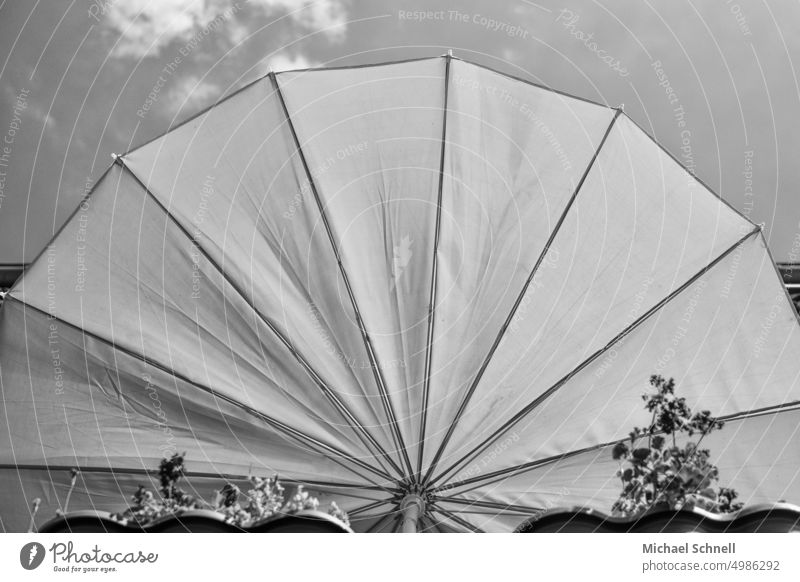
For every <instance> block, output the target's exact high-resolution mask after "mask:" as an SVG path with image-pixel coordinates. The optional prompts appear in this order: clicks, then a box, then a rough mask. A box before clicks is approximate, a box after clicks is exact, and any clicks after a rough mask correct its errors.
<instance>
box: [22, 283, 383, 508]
mask: <svg viewBox="0 0 800 582" xmlns="http://www.w3.org/2000/svg"><path fill="white" fill-rule="evenodd" d="M9 300H10V301H16V302H17V303H20V304H21V305H23V306H24V307H25V308H26V309H31V310H33V311H35V312H37V313H39V314H41V315H44V316H46V317H48V318H50V319H54V320H56V321H58V322H59V323H62V324H64V325H65V326H67V327H70V328H72V329H74V330H76V331H79V332H81V333H82V334H84V335H86V336H88V337H91V338H93V339H95V340H96V341H99V342H101V343H103V344H105V345H108V346H109V347H111V348H112V349H115V350H118V351H120V352H122V353H124V354H125V355H127V356H129V357H131V358H134V359H136V360H139V361H141V362H143V363H145V364H147V365H148V366H152V367H154V368H156V369H158V370H160V371H162V372H164V373H165V374H168V375H170V376H173V377H174V378H176V379H178V380H181V381H182V382H185V383H187V384H189V385H191V386H194V387H195V388H197V389H199V390H202V391H203V392H206V393H207V394H210V395H212V396H213V397H214V398H218V399H219V400H222V401H224V402H227V403H228V404H231V405H233V406H235V407H236V408H239V409H240V410H243V411H244V412H246V413H248V414H250V415H251V416H253V417H255V418H258V419H260V420H262V421H263V422H265V423H266V424H268V425H269V426H271V427H272V428H274V429H275V430H277V431H278V432H280V433H282V434H283V435H284V436H289V437H292V438H294V439H295V440H298V441H300V442H301V443H302V444H304V445H306V446H308V447H310V448H312V449H313V450H315V451H316V452H317V453H319V454H320V455H322V456H324V457H326V458H327V459H330V460H331V461H333V462H335V463H337V464H338V465H340V466H342V467H343V468H345V469H347V470H348V471H350V472H352V473H354V474H355V475H357V476H358V477H360V478H361V479H365V480H366V481H368V482H369V483H372V484H373V485H376V486H378V487H381V488H382V489H384V490H385V491H387V492H388V491H390V490H389V489H387V488H386V487H384V486H382V485H380V484H379V483H377V482H375V481H373V480H372V478H369V477H366V476H364V475H363V474H361V473H359V472H358V471H356V470H355V469H354V468H353V467H351V466H349V465H347V464H345V463H343V462H342V460H346V461H349V462H350V463H353V464H354V465H357V466H358V467H360V468H362V469H365V470H367V471H369V472H371V473H374V474H375V475H377V476H378V477H381V478H382V479H386V480H387V481H389V482H392V481H393V480H392V478H391V477H390V476H389V475H387V474H385V473H383V472H382V471H380V470H379V469H376V468H375V467H373V466H372V465H369V464H367V463H365V462H364V461H362V460H361V459H359V458H357V457H354V456H352V455H349V454H348V453H346V452H344V451H342V450H340V449H338V448H337V447H335V446H333V445H330V444H328V443H324V442H322V441H320V440H318V439H315V438H314V437H312V436H309V435H307V434H305V433H303V432H302V431H299V430H297V429H296V428H293V427H290V426H289V425H287V424H285V423H283V422H281V421H279V420H276V419H274V418H272V417H270V416H269V415H267V414H264V413H263V412H259V411H258V410H255V409H254V408H252V407H250V406H248V405H246V404H244V403H243V402H239V401H238V400H236V399H235V398H232V397H230V396H226V395H224V394H221V393H219V392H217V391H216V390H214V389H213V388H210V387H208V386H205V385H203V384H200V383H198V382H195V381H194V380H191V379H190V378H188V377H187V376H184V375H183V374H181V373H180V372H178V371H177V370H173V369H172V368H170V367H169V366H165V365H164V364H162V363H160V362H158V361H157V360H154V359H152V358H147V357H145V356H143V355H142V354H138V353H136V352H134V351H133V350H130V349H128V348H126V347H124V346H122V345H120V344H118V343H115V342H113V341H111V340H109V339H106V338H104V337H102V336H100V335H98V334H96V333H94V332H91V331H89V330H86V329H82V328H80V327H79V326H77V325H75V324H73V323H70V322H69V321H66V320H63V319H61V318H60V317H58V316H53V315H52V314H49V313H46V312H45V311H43V310H41V309H39V308H38V307H36V306H34V305H29V304H27V303H24V302H23V301H20V300H19V299H17V298H16V297H14V296H9V297H7V298H6V301H9Z"/></svg>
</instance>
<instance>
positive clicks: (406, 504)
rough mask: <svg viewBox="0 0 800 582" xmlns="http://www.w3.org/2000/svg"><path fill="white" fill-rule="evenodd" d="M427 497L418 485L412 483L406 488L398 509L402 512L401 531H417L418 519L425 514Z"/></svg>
mask: <svg viewBox="0 0 800 582" xmlns="http://www.w3.org/2000/svg"><path fill="white" fill-rule="evenodd" d="M427 497H428V494H427V491H425V489H424V488H423V487H421V486H419V485H416V484H415V485H412V486H411V487H409V488H408V489H407V490H406V493H405V496H404V497H403V499H402V500H401V501H400V511H401V512H402V513H403V532H406V533H414V532H416V531H417V528H418V524H419V520H420V519H421V518H422V516H423V515H425V510H426V506H427Z"/></svg>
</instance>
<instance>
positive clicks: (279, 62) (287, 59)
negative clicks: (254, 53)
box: [263, 53, 320, 73]
mask: <svg viewBox="0 0 800 582" xmlns="http://www.w3.org/2000/svg"><path fill="white" fill-rule="evenodd" d="M263 62H264V64H265V67H266V71H269V70H270V69H271V70H273V71H275V72H276V73H279V72H280V71H291V70H292V69H309V68H311V67H316V66H319V64H320V63H318V62H317V61H310V60H308V59H307V58H306V57H304V56H303V55H294V56H289V55H287V54H285V53H278V54H275V55H272V56H270V57H267V58H266V59H264V61H263ZM266 71H265V72H266Z"/></svg>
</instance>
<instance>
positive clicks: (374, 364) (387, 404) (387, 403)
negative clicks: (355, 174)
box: [270, 73, 413, 475]
mask: <svg viewBox="0 0 800 582" xmlns="http://www.w3.org/2000/svg"><path fill="white" fill-rule="evenodd" d="M270 78H271V79H272V84H273V87H274V89H275V93H276V95H277V96H278V100H279V101H280V104H281V109H282V110H283V113H284V116H285V118H286V123H287V125H288V127H289V130H290V132H291V134H292V138H293V139H294V142H295V146H296V147H297V152H298V154H299V156H300V161H301V162H302V165H303V168H304V170H305V173H306V177H307V178H308V182H309V185H310V187H311V193H312V195H313V196H314V201H315V202H316V205H317V208H318V209H319V213H320V217H321V219H322V223H323V225H324V227H325V232H326V233H327V235H328V240H329V241H330V244H331V247H332V249H333V253H334V256H335V257H336V262H337V264H338V266H339V272H340V274H341V275H342V281H343V282H344V285H345V288H346V289H347V295H348V297H349V299H350V303H351V304H352V306H353V313H354V315H355V317H356V322H357V323H358V328H359V331H360V332H361V337H362V339H363V341H364V347H365V348H366V351H367V357H368V358H369V361H370V366H371V368H372V373H373V376H374V377H375V382H376V384H377V385H378V391H379V392H380V396H381V402H382V403H383V407H384V412H385V413H386V416H387V417H388V419H389V425H390V427H391V429H392V436H393V438H394V441H395V446H396V447H397V448H398V450H399V451H400V453H401V457H402V459H403V462H404V463H405V467H406V469H407V470H408V475H411V474H412V473H413V469H412V468H411V461H410V460H409V457H408V451H407V450H406V445H405V442H404V441H403V435H402V433H401V432H400V427H399V425H398V422H397V417H396V415H395V412H394V408H393V407H392V401H391V399H390V398H389V393H388V391H387V390H386V383H385V381H384V378H383V373H382V372H381V367H380V366H379V365H378V361H377V358H376V357H375V351H374V348H373V346H372V340H371V339H370V336H369V332H368V331H367V327H366V324H365V323H364V319H363V318H362V316H361V310H360V309H359V307H358V303H357V301H356V298H355V294H354V293H353V288H352V286H351V285H350V277H349V276H348V274H347V270H346V269H345V268H344V263H343V262H342V257H341V254H340V252H339V246H338V245H337V244H336V238H335V237H334V234H333V228H332V227H331V224H330V221H329V220H328V215H327V213H326V212H325V206H324V204H323V203H322V199H321V198H320V196H319V192H318V191H317V186H316V183H315V181H314V177H313V176H312V175H311V169H310V168H309V166H308V161H307V160H306V156H305V153H304V152H303V147H302V144H301V143H300V139H299V138H298V136H297V132H296V130H295V127H294V122H293V121H292V117H291V115H289V110H288V108H287V107H286V101H285V100H284V97H283V92H282V91H281V87H280V83H279V82H278V79H277V76H276V75H275V74H274V73H272V74H271V77H270ZM393 466H394V464H393ZM401 473H402V472H401Z"/></svg>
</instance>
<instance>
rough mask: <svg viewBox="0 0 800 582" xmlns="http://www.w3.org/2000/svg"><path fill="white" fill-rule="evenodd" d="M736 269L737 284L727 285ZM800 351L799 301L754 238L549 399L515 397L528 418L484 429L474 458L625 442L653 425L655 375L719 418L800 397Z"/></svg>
mask: <svg viewBox="0 0 800 582" xmlns="http://www.w3.org/2000/svg"><path fill="white" fill-rule="evenodd" d="M734 271H735V272H736V277H737V284H736V285H735V286H732V287H731V288H730V291H728V281H729V277H730V276H731V273H733V272H734ZM765 325H767V326H768V328H769V333H766V332H765V331H764V326H765ZM798 351H800V332H799V331H798V327H797V322H796V319H795V314H794V311H793V308H792V305H791V304H790V303H789V301H788V300H787V299H786V296H785V293H784V291H783V288H782V285H781V282H780V280H779V278H778V275H777V274H776V272H775V270H774V267H773V266H772V264H771V262H770V259H769V256H768V254H767V252H766V247H765V244H764V242H763V239H761V238H760V237H759V236H757V235H755V234H754V235H752V236H751V237H749V238H748V239H747V240H746V241H744V242H743V243H742V245H741V253H737V252H735V251H733V252H731V253H729V254H728V255H727V256H726V257H725V259H723V260H721V261H720V262H719V263H717V264H716V265H715V266H714V267H712V268H711V269H710V270H709V271H708V272H707V273H706V274H705V275H703V276H702V277H700V278H698V279H697V280H696V281H695V282H694V283H693V284H691V285H689V286H687V287H686V288H685V289H684V290H683V291H681V293H679V294H677V295H676V296H675V297H674V298H673V299H672V300H671V301H669V302H667V303H665V304H664V306H663V307H662V308H661V309H660V310H659V311H657V312H655V313H654V314H653V315H652V316H651V317H649V318H647V319H645V320H644V321H643V322H642V323H641V325H639V326H637V327H636V328H635V329H634V330H632V331H631V332H630V333H629V334H628V335H627V336H626V337H624V338H623V339H622V340H621V341H620V342H619V343H617V344H615V345H613V351H611V350H608V351H606V352H604V353H603V354H601V355H599V356H598V357H596V358H595V359H593V360H592V361H591V362H588V363H587V365H586V366H585V367H583V369H581V370H580V371H578V372H577V373H575V374H574V375H573V376H571V377H570V378H569V379H568V380H567V381H566V382H564V383H563V384H560V385H557V386H556V388H555V389H554V390H553V391H551V392H549V393H548V394H546V395H544V397H543V398H539V399H537V397H539V396H541V395H542V392H539V393H537V394H536V395H534V397H529V398H525V397H523V396H520V397H519V398H518V399H517V401H516V402H514V403H511V406H512V407H513V409H514V411H517V412H520V411H522V412H525V414H522V412H520V414H518V415H517V416H516V418H517V419H518V422H516V423H515V424H513V425H509V426H508V427H507V429H506V430H505V432H503V433H500V434H498V435H497V438H494V439H491V441H490V442H489V439H487V438H486V434H485V433H484V435H481V437H479V438H475V439H473V441H472V443H471V445H472V447H471V448H473V449H475V451H476V453H475V455H472V457H478V458H480V459H481V468H482V470H483V471H485V472H491V471H495V470H503V469H506V468H508V467H515V466H517V465H522V464H524V463H528V462H532V461H536V460H537V459H542V458H548V457H551V456H556V455H560V454H563V453H566V452H568V451H571V450H581V449H583V448H585V447H589V446H594V445H597V444H599V443H603V442H609V441H612V440H615V439H619V438H624V437H625V436H626V435H627V434H628V432H629V431H630V430H631V429H632V428H633V427H634V426H647V425H648V424H649V422H650V415H649V414H648V413H647V411H646V410H645V409H644V406H643V403H642V400H641V395H642V394H643V393H645V392H648V390H652V389H650V388H649V387H648V379H649V377H650V376H651V375H652V374H656V373H657V374H661V375H663V376H664V377H674V379H675V382H676V386H677V389H676V390H677V392H678V394H679V395H681V396H684V397H686V399H687V403H688V404H689V406H691V407H692V408H693V409H695V410H703V409H707V410H710V411H712V413H713V414H714V415H717V416H727V415H730V414H735V413H742V412H747V411H751V410H756V409H760V408H762V407H767V406H772V405H774V404H777V403H784V402H791V401H795V400H800V377H798V372H797V370H796V368H794V367H793V366H792V363H793V361H794V360H795V359H796V354H797V353H798ZM587 419H588V420H589V421H590V422H587ZM484 440H485V441H487V446H486V448H485V449H484V450H481V448H480V446H479V445H481V443H483V442H484ZM466 466H467V467H469V466H474V461H473V464H472V465H470V464H469V463H466ZM468 470H469V469H468V468H464V469H462V474H464V472H465V471H468Z"/></svg>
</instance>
